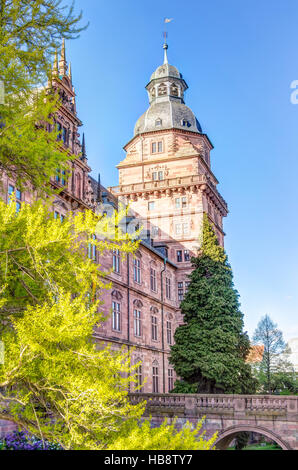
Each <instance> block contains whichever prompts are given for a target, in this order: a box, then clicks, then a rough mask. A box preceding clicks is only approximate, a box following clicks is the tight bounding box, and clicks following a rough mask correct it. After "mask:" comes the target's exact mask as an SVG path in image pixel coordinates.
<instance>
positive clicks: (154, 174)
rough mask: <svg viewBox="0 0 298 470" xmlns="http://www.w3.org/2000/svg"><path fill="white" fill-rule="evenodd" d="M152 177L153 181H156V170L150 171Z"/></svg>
mask: <svg viewBox="0 0 298 470" xmlns="http://www.w3.org/2000/svg"><path fill="white" fill-rule="evenodd" d="M152 179H153V181H157V171H154V172H153V173H152Z"/></svg>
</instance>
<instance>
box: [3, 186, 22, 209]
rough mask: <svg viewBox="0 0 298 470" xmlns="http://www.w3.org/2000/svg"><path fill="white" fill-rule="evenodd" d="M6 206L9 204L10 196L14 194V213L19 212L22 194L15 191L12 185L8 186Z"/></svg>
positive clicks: (17, 190)
mask: <svg viewBox="0 0 298 470" xmlns="http://www.w3.org/2000/svg"><path fill="white" fill-rule="evenodd" d="M7 192H8V204H9V203H10V196H11V195H12V193H15V199H16V212H20V210H21V201H22V192H21V191H20V190H19V189H16V190H15V187H14V186H12V184H9V185H8V191H7Z"/></svg>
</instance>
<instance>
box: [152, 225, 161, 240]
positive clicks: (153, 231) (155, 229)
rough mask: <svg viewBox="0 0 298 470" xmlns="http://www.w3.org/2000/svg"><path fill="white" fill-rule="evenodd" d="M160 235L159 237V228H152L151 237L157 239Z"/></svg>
mask: <svg viewBox="0 0 298 470" xmlns="http://www.w3.org/2000/svg"><path fill="white" fill-rule="evenodd" d="M158 235H159V228H158V227H156V226H153V227H152V228H151V237H152V238H156V237H158Z"/></svg>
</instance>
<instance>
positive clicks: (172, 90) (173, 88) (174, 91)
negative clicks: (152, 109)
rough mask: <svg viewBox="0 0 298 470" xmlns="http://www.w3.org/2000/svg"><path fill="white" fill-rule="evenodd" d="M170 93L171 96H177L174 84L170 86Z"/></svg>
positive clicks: (176, 87)
mask: <svg viewBox="0 0 298 470" xmlns="http://www.w3.org/2000/svg"><path fill="white" fill-rule="evenodd" d="M170 93H171V95H172V96H179V90H178V86H177V85H176V83H172V84H171V88H170Z"/></svg>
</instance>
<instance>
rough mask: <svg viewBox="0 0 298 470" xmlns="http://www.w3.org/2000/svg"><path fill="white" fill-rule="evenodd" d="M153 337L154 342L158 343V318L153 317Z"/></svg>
mask: <svg viewBox="0 0 298 470" xmlns="http://www.w3.org/2000/svg"><path fill="white" fill-rule="evenodd" d="M151 336H152V339H153V341H157V317H151Z"/></svg>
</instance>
